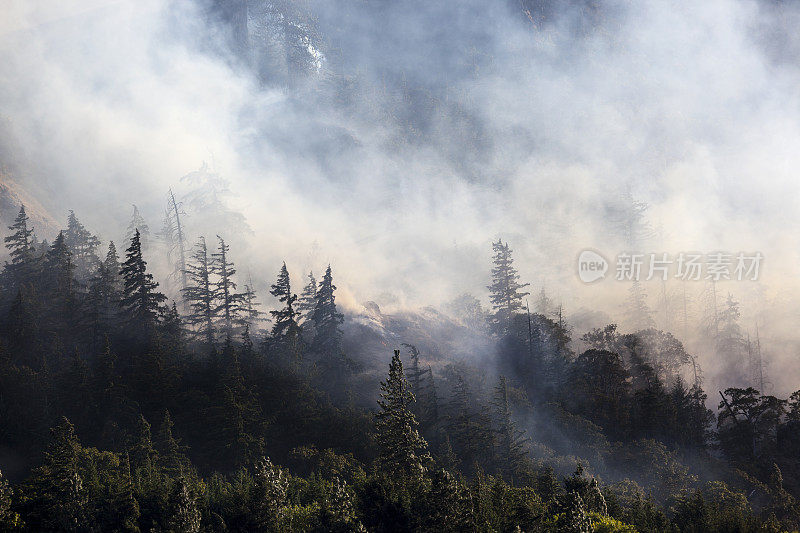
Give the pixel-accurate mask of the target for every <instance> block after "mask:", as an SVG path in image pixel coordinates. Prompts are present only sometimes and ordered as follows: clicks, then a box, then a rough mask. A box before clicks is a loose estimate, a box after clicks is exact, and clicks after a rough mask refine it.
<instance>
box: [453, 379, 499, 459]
mask: <svg viewBox="0 0 800 533" xmlns="http://www.w3.org/2000/svg"><path fill="white" fill-rule="evenodd" d="M447 407H448V411H449V420H448V424H447V425H448V427H447V431H448V434H449V435H450V438H451V443H452V445H453V447H454V449H455V452H456V454H457V455H458V456H459V457H460V458H461V460H462V464H463V466H465V467H468V468H472V467H474V466H475V465H476V464H477V465H482V464H484V463H485V462H486V458H487V451H491V448H492V438H491V427H490V425H491V424H490V420H489V418H488V416H487V414H486V413H485V412H484V411H483V409H482V408H479V409H476V408H475V401H474V398H473V395H472V392H471V391H470V389H469V387H468V386H467V382H466V381H465V380H464V377H463V376H461V375H459V376H458V379H457V381H456V385H455V387H454V388H453V394H452V397H451V399H450V402H449V404H448V406H447Z"/></svg>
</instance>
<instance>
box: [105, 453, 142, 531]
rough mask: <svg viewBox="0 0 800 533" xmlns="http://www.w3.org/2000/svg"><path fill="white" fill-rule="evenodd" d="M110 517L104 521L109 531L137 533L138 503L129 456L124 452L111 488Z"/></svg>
mask: <svg viewBox="0 0 800 533" xmlns="http://www.w3.org/2000/svg"><path fill="white" fill-rule="evenodd" d="M112 490H113V494H112V502H111V503H112V508H113V512H112V513H110V514H111V516H109V517H107V519H106V521H107V523H106V524H105V525H107V526H108V527H109V529H113V530H114V531H130V532H138V531H139V525H138V520H139V515H140V513H139V502H137V501H136V497H135V496H134V486H133V479H132V476H131V463H130V456H129V454H128V453H127V452H126V453H124V454H123V455H122V461H120V465H119V474H118V482H117V483H116V485H115V486H114V487H113V489H112Z"/></svg>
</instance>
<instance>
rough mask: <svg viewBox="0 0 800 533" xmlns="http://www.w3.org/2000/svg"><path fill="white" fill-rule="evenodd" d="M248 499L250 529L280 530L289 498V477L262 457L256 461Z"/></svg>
mask: <svg viewBox="0 0 800 533" xmlns="http://www.w3.org/2000/svg"><path fill="white" fill-rule="evenodd" d="M253 477H254V487H253V492H252V496H251V499H250V506H249V507H250V509H249V511H250V512H249V515H250V522H251V524H250V525H251V527H250V528H249V529H250V530H251V531H281V530H282V527H281V526H282V525H283V522H284V517H285V516H286V513H287V510H288V506H289V500H288V497H287V491H288V489H289V479H288V477H287V476H286V474H285V473H284V472H283V470H281V469H280V467H278V466H275V465H273V464H272V462H271V461H270V460H269V458H267V457H264V458H262V459H261V460H260V461H258V463H256V467H255V473H254V476H253Z"/></svg>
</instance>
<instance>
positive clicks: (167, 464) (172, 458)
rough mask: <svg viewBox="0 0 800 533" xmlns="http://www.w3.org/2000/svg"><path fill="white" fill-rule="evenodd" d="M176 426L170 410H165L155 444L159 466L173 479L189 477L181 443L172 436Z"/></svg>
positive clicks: (187, 463)
mask: <svg viewBox="0 0 800 533" xmlns="http://www.w3.org/2000/svg"><path fill="white" fill-rule="evenodd" d="M174 425H175V424H174V423H173V422H172V417H171V416H170V414H169V410H168V409H165V410H164V418H162V420H161V425H160V426H159V428H158V433H157V434H156V439H155V442H154V444H155V449H156V451H157V452H158V461H159V466H160V467H161V469H162V470H163V471H164V472H165V473H167V474H168V475H170V476H172V477H176V476H184V475H187V474H188V466H189V462H188V460H187V459H186V456H185V455H184V454H183V448H182V447H181V445H180V442H178V439H176V438H175V436H174V435H173V434H172V428H173V427H174Z"/></svg>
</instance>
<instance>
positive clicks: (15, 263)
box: [3, 205, 35, 287]
mask: <svg viewBox="0 0 800 533" xmlns="http://www.w3.org/2000/svg"><path fill="white" fill-rule="evenodd" d="M28 222H29V219H28V215H27V214H26V213H25V206H24V205H23V206H20V208H19V214H18V215H17V218H16V219H14V223H13V224H12V225H10V226H9V227H8V229H10V230H11V231H12V233H11V235H9V236H8V237H5V238H4V239H3V241H4V242H5V243H6V248H7V249H8V251H9V255H10V256H11V264H8V263H6V266H5V269H6V271H7V272H8V273H9V274H10V275H11V282H12V283H13V286H14V287H18V286H19V285H21V284H23V283H26V282H29V281H31V276H32V274H33V266H34V260H35V255H34V254H35V248H34V239H35V237H34V235H33V228H29V227H28Z"/></svg>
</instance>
